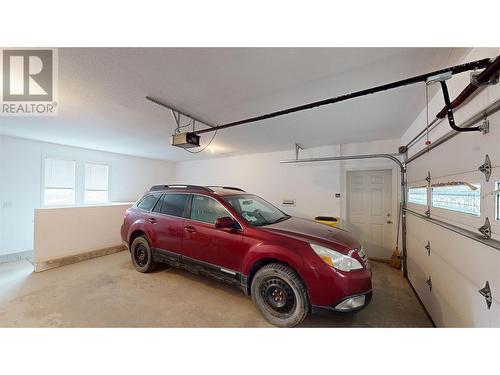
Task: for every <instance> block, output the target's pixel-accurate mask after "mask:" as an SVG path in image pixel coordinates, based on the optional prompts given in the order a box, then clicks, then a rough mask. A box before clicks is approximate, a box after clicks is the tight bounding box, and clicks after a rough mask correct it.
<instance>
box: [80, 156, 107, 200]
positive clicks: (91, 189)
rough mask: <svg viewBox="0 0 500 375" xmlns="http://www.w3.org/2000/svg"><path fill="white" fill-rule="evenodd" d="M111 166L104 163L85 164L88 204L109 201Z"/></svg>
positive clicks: (86, 198) (85, 197) (85, 196)
mask: <svg viewBox="0 0 500 375" xmlns="http://www.w3.org/2000/svg"><path fill="white" fill-rule="evenodd" d="M108 177H109V166H107V165H104V164H85V195H84V202H85V203H86V204H97V203H107V202H108V201H109V187H108Z"/></svg>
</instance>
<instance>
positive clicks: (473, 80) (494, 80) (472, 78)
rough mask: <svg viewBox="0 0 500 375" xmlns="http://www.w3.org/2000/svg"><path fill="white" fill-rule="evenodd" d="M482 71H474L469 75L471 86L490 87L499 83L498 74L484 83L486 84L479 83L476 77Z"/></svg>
mask: <svg viewBox="0 0 500 375" xmlns="http://www.w3.org/2000/svg"><path fill="white" fill-rule="evenodd" d="M483 71H484V70H481V71H477V70H474V71H472V72H471V73H470V83H471V84H473V85H474V86H476V87H481V86H492V85H496V84H497V83H498V81H499V74H498V72H497V73H496V74H494V75H493V76H491V78H490V79H489V80H488V81H486V82H479V81H478V79H477V77H478V76H479V75H480V74H481V73H482V72H483Z"/></svg>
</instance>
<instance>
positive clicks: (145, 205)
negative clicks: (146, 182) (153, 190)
mask: <svg viewBox="0 0 500 375" xmlns="http://www.w3.org/2000/svg"><path fill="white" fill-rule="evenodd" d="M157 200H158V195H147V196H146V197H144V198H143V199H142V201H140V202H139V204H138V205H137V207H139V208H140V209H141V210H145V211H150V210H151V209H152V208H153V206H154V205H155V203H156V201H157Z"/></svg>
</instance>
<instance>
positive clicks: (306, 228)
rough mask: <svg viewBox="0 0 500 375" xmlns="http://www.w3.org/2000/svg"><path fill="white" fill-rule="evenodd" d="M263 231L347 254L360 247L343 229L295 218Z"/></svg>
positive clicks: (267, 227) (269, 226) (266, 227)
mask: <svg viewBox="0 0 500 375" xmlns="http://www.w3.org/2000/svg"><path fill="white" fill-rule="evenodd" d="M261 229H263V230H265V231H268V232H272V233H276V234H280V235H284V236H287V237H291V238H295V239H298V240H302V241H307V242H313V243H317V244H318V245H323V246H327V247H330V248H332V249H334V250H336V251H340V252H342V253H345V254H347V252H348V251H349V250H351V249H354V248H357V247H359V246H360V243H359V241H357V240H356V239H355V238H354V237H353V236H351V235H350V234H349V233H348V232H347V231H345V230H343V229H339V228H335V227H332V226H329V225H326V224H322V223H318V222H315V221H313V220H307V219H302V218H298V217H293V216H292V217H290V218H289V219H287V220H284V221H281V222H278V223H276V224H271V225H266V226H265V227H261Z"/></svg>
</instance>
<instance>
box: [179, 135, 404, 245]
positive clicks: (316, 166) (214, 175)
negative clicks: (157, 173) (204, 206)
mask: <svg viewBox="0 0 500 375" xmlns="http://www.w3.org/2000/svg"><path fill="white" fill-rule="evenodd" d="M399 146H400V145H399V140H398V139H392V140H384V141H375V142H367V143H357V144H345V145H334V146H327V147H316V148H310V149H305V150H303V151H300V155H299V158H311V157H322V156H338V155H340V154H342V155H356V154H370V153H395V152H397V149H398V147H399ZM294 158H295V150H294V148H293V146H291V147H290V151H278V152H269V153H259V154H251V155H242V156H232V157H221V158H215V159H208V160H199V161H186V162H180V163H176V166H175V175H176V182H177V183H186V184H197V185H227V186H237V187H241V188H243V189H244V190H246V191H249V192H252V193H255V194H257V195H259V196H261V197H263V198H264V199H266V200H268V201H269V202H271V203H273V204H275V205H276V206H278V207H280V208H282V209H283V210H284V211H285V212H287V213H289V214H291V215H295V216H301V217H307V218H314V217H315V216H318V215H333V216H339V217H341V218H342V219H343V220H345V212H346V203H345V199H344V197H345V190H346V186H345V174H346V171H349V170H366V169H393V168H394V166H395V164H394V163H393V162H392V161H389V160H386V159H374V160H356V161H354V160H353V161H342V162H338V161H330V162H317V163H306V164H280V163H279V161H280V160H286V159H294ZM398 181H399V172H398V170H397V169H396V172H395V173H393V192H394V194H393V201H394V203H393V217H394V216H395V215H396V214H397V205H398V203H397V202H398V199H399V188H398ZM335 193H341V198H335ZM283 199H295V200H296V206H295V207H291V206H284V205H282V200H283ZM395 231H396V226H394V233H395ZM393 237H394V241H395V234H394V236H393ZM389 255H390V254H389Z"/></svg>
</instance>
